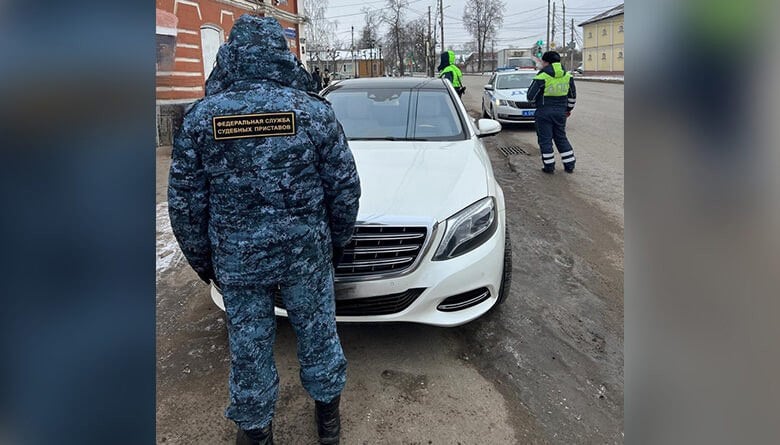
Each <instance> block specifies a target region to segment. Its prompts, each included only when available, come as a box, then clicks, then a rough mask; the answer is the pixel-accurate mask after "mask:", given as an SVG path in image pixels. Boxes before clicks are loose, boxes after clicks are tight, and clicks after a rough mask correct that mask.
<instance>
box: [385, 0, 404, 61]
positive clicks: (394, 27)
mask: <svg viewBox="0 0 780 445" xmlns="http://www.w3.org/2000/svg"><path fill="white" fill-rule="evenodd" d="M408 3H409V0H387V7H386V8H385V9H386V12H385V14H384V16H383V17H382V21H384V22H385V23H387V25H388V26H389V28H390V29H389V32H388V34H387V37H386V41H387V43H386V46H387V47H388V50H391V51H392V53H393V54H394V55H395V63H394V65H396V64H397V66H398V71H399V73H400V74H401V75H402V76H403V75H404V59H403V54H404V46H405V44H404V35H403V31H404V29H403V28H404V26H403V25H404V16H405V9H406V7H407V5H408Z"/></svg>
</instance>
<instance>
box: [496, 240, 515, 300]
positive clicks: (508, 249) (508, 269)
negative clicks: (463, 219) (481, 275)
mask: <svg viewBox="0 0 780 445" xmlns="http://www.w3.org/2000/svg"><path fill="white" fill-rule="evenodd" d="M504 233H505V235H504V272H503V273H502V275H501V288H500V289H499V290H498V301H497V302H496V306H498V305H499V304H501V303H503V302H504V301H505V300H506V297H507V295H509V289H510V288H511V287H512V239H511V238H510V237H509V229H508V228H507V229H506V230H505V232H504Z"/></svg>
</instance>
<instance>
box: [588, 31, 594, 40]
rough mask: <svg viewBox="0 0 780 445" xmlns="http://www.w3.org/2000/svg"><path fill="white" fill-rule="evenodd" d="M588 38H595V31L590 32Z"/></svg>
mask: <svg viewBox="0 0 780 445" xmlns="http://www.w3.org/2000/svg"><path fill="white" fill-rule="evenodd" d="M588 38H589V39H592V38H593V31H588Z"/></svg>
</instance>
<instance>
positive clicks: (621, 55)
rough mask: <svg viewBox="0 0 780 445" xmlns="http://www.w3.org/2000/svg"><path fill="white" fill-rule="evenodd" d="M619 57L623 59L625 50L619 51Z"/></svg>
mask: <svg viewBox="0 0 780 445" xmlns="http://www.w3.org/2000/svg"><path fill="white" fill-rule="evenodd" d="M618 59H621V60H622V59H623V51H620V52H618Z"/></svg>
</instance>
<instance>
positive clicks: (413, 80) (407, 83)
mask: <svg viewBox="0 0 780 445" xmlns="http://www.w3.org/2000/svg"><path fill="white" fill-rule="evenodd" d="M336 86H337V87H338V88H339V89H342V88H343V89H345V90H346V89H360V90H362V89H372V88H400V89H409V90H414V89H423V88H424V89H437V90H439V89H441V90H443V89H446V88H447V87H446V85H445V84H444V81H443V80H442V79H437V78H432V77H362V78H358V79H345V80H342V81H340V82H339V83H338V84H336Z"/></svg>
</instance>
